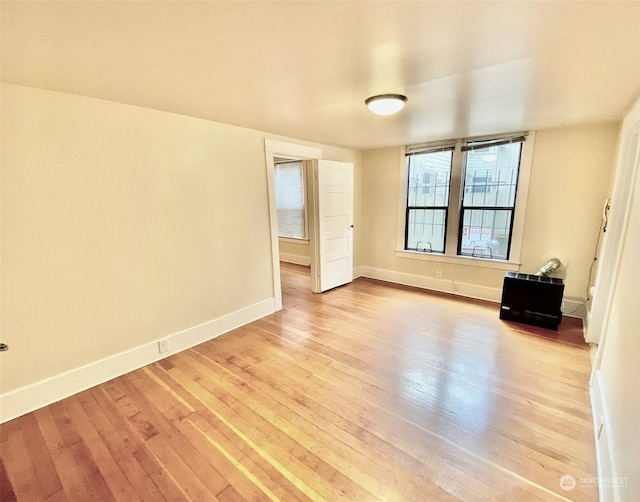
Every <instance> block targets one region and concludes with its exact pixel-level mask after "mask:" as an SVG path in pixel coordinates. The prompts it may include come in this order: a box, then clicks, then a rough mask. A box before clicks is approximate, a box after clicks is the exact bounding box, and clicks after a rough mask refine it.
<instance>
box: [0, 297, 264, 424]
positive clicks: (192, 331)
mask: <svg viewBox="0 0 640 502" xmlns="http://www.w3.org/2000/svg"><path fill="white" fill-rule="evenodd" d="M273 312H275V301H274V299H273V298H268V299H266V300H263V301H261V302H258V303H255V304H253V305H249V306H248V307H245V308H242V309H240V310H236V311H235V312H231V313H229V314H226V315H223V316H221V317H218V318H217V319H212V320H211V321H207V322H205V323H203V324H200V325H198V326H193V327H191V328H188V329H185V330H183V331H180V332H178V333H174V334H172V335H168V336H166V337H163V338H162V340H168V342H169V350H168V352H164V353H162V354H160V353H159V352H158V342H159V340H154V341H153V342H149V343H145V344H143V345H139V346H138V347H134V348H132V349H129V350H126V351H124V352H120V353H118V354H114V355H112V356H109V357H106V358H104V359H101V360H99V361H95V362H93V363H90V364H87V365H85V366H81V367H79V368H75V369H73V370H70V371H66V372H64V373H61V374H59V375H55V376H53V377H50V378H47V379H46V380H42V381H40V382H36V383H34V384H31V385H27V386H25V387H21V388H19V389H16V390H14V391H11V392H7V393H5V394H2V395H0V423H4V422H7V421H8V420H12V419H14V418H17V417H19V416H22V415H25V414H27V413H29V412H31V411H34V410H37V409H39V408H42V407H43V406H47V405H48V404H51V403H55V402H57V401H60V400H61V399H64V398H66V397H69V396H72V395H73V394H77V393H78V392H81V391H83V390H86V389H89V388H91V387H94V386H96V385H99V384H101V383H104V382H106V381H108V380H111V379H113V378H115V377H117V376H120V375H124V374H125V373H129V372H130V371H133V370H136V369H138V368H141V367H143V366H146V365H147V364H151V363H153V362H155V361H158V360H160V359H163V358H165V357H167V356H170V355H171V354H175V353H176V352H180V351H182V350H185V349H188V348H190V347H193V346H194V345H198V344H199V343H202V342H206V341H207V340H211V339H212V338H215V337H217V336H220V335H222V334H223V333H226V332H228V331H231V330H232V329H235V328H238V327H240V326H243V325H245V324H248V323H250V322H252V321H255V320H256V319H260V318H261V317H264V316H266V315H269V314H271V313H273Z"/></svg>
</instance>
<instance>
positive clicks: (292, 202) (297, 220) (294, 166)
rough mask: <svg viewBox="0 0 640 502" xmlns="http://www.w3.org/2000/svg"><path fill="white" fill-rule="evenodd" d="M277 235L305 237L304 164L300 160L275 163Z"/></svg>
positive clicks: (291, 237) (293, 237)
mask: <svg viewBox="0 0 640 502" xmlns="http://www.w3.org/2000/svg"><path fill="white" fill-rule="evenodd" d="M275 185H276V208H277V211H278V236H279V237H287V238H290V239H306V238H307V232H306V220H305V201H304V186H305V184H304V165H303V163H302V161H299V160H298V161H290V162H278V163H276V164H275Z"/></svg>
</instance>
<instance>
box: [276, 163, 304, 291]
mask: <svg viewBox="0 0 640 502" xmlns="http://www.w3.org/2000/svg"><path fill="white" fill-rule="evenodd" d="M273 161H274V178H275V192H276V212H277V219H278V249H279V260H280V284H281V286H282V291H283V297H284V298H283V302H284V303H285V304H286V300H287V296H290V297H295V295H296V292H301V293H308V292H309V291H310V290H311V275H310V274H311V256H312V253H311V246H310V234H309V227H310V225H309V214H310V212H311V211H310V207H309V203H310V201H311V199H312V197H311V196H312V194H311V190H312V186H311V183H310V180H311V176H312V175H313V173H312V172H311V171H312V167H313V166H311V165H310V162H309V161H305V160H304V159H290V158H285V157H274V159H273Z"/></svg>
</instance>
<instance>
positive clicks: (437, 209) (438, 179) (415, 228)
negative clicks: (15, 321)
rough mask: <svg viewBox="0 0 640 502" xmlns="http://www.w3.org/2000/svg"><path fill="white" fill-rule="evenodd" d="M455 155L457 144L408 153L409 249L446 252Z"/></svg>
mask: <svg viewBox="0 0 640 502" xmlns="http://www.w3.org/2000/svg"><path fill="white" fill-rule="evenodd" d="M452 159H453V145H451V146H447V147H441V148H437V149H433V150H429V149H427V150H418V151H413V152H411V153H410V154H408V156H407V162H408V169H409V180H408V187H407V214H406V221H407V225H406V230H405V249H410V250H414V251H426V252H430V253H444V246H445V236H446V230H447V212H448V206H449V188H450V185H451V161H452Z"/></svg>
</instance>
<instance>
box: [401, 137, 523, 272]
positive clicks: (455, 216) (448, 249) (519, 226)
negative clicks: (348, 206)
mask: <svg viewBox="0 0 640 502" xmlns="http://www.w3.org/2000/svg"><path fill="white" fill-rule="evenodd" d="M523 135H526V140H525V141H524V142H523V143H522V149H521V152H520V169H519V173H518V181H517V186H516V190H517V194H518V196H517V197H516V201H515V207H514V209H513V223H512V225H511V240H510V249H509V256H508V259H507V260H503V259H493V258H481V257H475V256H464V255H458V241H459V233H460V232H461V228H462V225H461V205H462V195H463V193H462V190H463V189H464V180H463V179H462V175H463V168H464V163H463V153H464V152H462V145H464V144H465V143H468V142H476V141H491V140H501V139H506V138H510V137H515V136H523ZM534 145H535V132H534V131H530V132H528V133H526V134H523V133H516V134H502V135H487V136H481V137H475V138H463V139H458V140H456V141H455V148H454V154H453V162H452V166H451V183H450V187H449V190H450V192H449V208H448V216H447V218H448V219H447V233H446V237H445V238H446V245H445V252H444V254H442V253H429V252H424V251H412V250H407V249H405V232H406V217H407V213H406V206H407V187H408V183H407V180H408V174H409V169H408V163H407V162H406V151H408V150H409V149H410V148H412V147H405V148H402V149H400V159H399V160H400V162H401V166H402V168H401V169H400V176H399V185H398V186H399V194H400V196H399V200H398V226H397V242H396V251H395V255H396V257H398V258H404V259H412V260H425V261H435V262H440V263H453V264H464V265H469V266H476V267H483V268H493V269H501V270H505V271H517V270H518V269H519V266H520V259H521V252H522V239H523V236H524V222H525V213H526V208H527V200H528V194H529V181H530V176H531V165H532V161H533V149H534Z"/></svg>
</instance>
